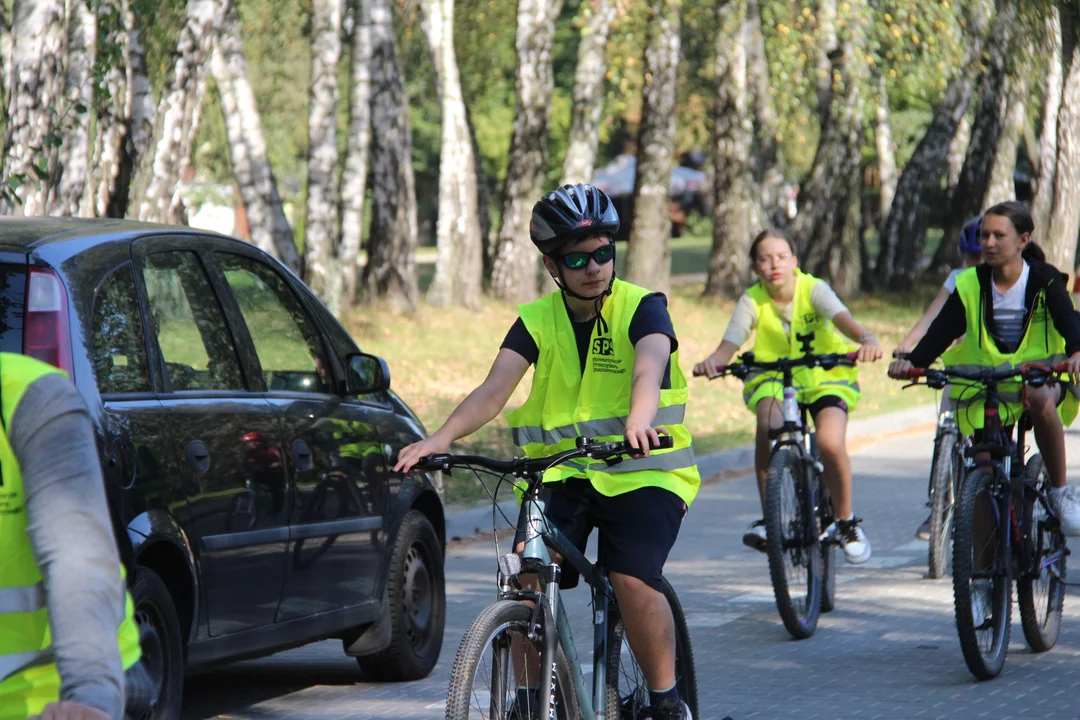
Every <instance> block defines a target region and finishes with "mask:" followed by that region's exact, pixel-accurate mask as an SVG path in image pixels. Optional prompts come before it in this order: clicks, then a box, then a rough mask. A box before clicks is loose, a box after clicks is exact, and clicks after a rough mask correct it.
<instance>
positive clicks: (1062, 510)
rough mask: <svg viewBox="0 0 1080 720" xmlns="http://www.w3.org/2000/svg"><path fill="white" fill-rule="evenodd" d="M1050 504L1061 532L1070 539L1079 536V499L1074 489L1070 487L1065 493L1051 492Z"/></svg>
mask: <svg viewBox="0 0 1080 720" xmlns="http://www.w3.org/2000/svg"><path fill="white" fill-rule="evenodd" d="M1050 504H1051V505H1052V506H1053V507H1054V514H1055V515H1057V516H1058V520H1060V521H1061V532H1063V533H1064V534H1066V535H1069V536H1071V537H1075V536H1077V535H1080V497H1077V492H1076V488H1075V487H1073V486H1071V485H1070V486H1069V487H1067V488H1065V492H1061V493H1055V492H1051V493H1050Z"/></svg>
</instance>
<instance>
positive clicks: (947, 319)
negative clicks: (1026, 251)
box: [908, 261, 1080, 367]
mask: <svg viewBox="0 0 1080 720" xmlns="http://www.w3.org/2000/svg"><path fill="white" fill-rule="evenodd" d="M1028 265H1029V266H1031V270H1030V271H1029V275H1028V284H1027V291H1026V293H1025V294H1024V328H1025V330H1026V328H1027V324H1028V321H1029V320H1030V319H1031V311H1032V309H1033V308H1034V305H1035V296H1036V295H1038V293H1039V291H1040V290H1044V289H1045V290H1046V309H1047V310H1048V311H1049V313H1050V319H1051V321H1052V322H1053V323H1054V327H1055V328H1056V329H1057V331H1058V332H1059V333H1061V336H1062V337H1063V338H1065V353H1066V354H1067V355H1072V354H1073V353H1074V352H1077V351H1078V350H1080V314H1078V313H1077V312H1076V310H1075V309H1074V308H1073V303H1072V298H1071V297H1070V296H1069V291H1068V289H1067V288H1066V282H1065V280H1063V279H1062V278H1063V277H1066V276H1064V275H1062V273H1061V272H1059V271H1058V269H1057V268H1056V267H1054V266H1053V265H1050V264H1048V263H1043V262H1037V261H1028ZM975 272H976V274H977V275H978V277H979V290H980V295H981V297H982V303H983V308H982V318H983V322H984V323H985V324H986V330H987V334H989V335H990V337H991V339H992V340H991V341H992V342H994V344H995V345H996V346H997V348H998V350H999V351H1001V352H1007V351H1006V350H1005V349H1003V348H1001V346H1000V345H997V340H996V339H994V338H996V337H997V326H996V324H995V322H994V294H993V292H992V285H991V283H992V282H993V281H992V279H991V268H990V266H989V265H986V264H983V265H979V266H978V267H977V268H976V269H975ZM966 331H967V317H966V314H965V312H964V302H963V301H962V300H961V299H960V295H959V294H957V292H956V291H955V290H954V291H953V293H952V295H950V296H949V299H948V300H946V301H945V306H944V307H943V308H941V312H940V313H938V316H937V318H935V319H934V322H933V323H931V324H930V329H929V330H927V331H926V335H925V336H924V337H923V339H922V340H921V341H919V344H918V345H916V346H915V349H914V350H912V351H911V354H910V355H909V356H908V360H910V361H911V364H912V365H914V366H915V367H928V366H930V365H931V364H932V363H933V362H934V361H935V360H937V359H938V358H939V357H941V354H942V353H943V352H945V351H946V350H948V349H949V346H950V345H952V343H953V341H954V340H956V339H957V338H958V337H960V336H961V335H963V334H964V333H965V332H966Z"/></svg>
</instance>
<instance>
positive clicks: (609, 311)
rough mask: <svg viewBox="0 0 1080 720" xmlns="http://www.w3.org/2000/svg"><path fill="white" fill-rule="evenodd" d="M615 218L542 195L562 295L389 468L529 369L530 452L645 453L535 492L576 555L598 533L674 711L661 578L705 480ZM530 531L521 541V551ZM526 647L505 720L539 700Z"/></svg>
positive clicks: (459, 429) (517, 329)
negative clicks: (610, 448)
mask: <svg viewBox="0 0 1080 720" xmlns="http://www.w3.org/2000/svg"><path fill="white" fill-rule="evenodd" d="M618 227H619V216H618V213H617V211H616V210H615V208H614V206H613V205H612V203H611V200H610V198H608V196H607V195H606V194H605V193H604V192H603V191H601V190H599V189H597V188H595V187H593V186H591V185H587V184H582V185H567V186H564V187H561V188H559V189H558V190H555V191H554V192H551V193H549V194H547V195H545V196H544V197H543V198H542V199H541V200H540V201H539V202H537V203H536V205H535V207H534V208H533V213H532V218H531V223H530V236H531V239H532V241H533V243H534V244H535V245H536V247H537V249H538V250H540V252H541V253H543V262H544V267H545V268H546V269H547V271H548V272H549V273H550V274H551V276H552V278H553V279H554V280H555V282H556V284H557V285H558V286H559V290H558V291H556V292H553V293H551V294H549V295H547V296H545V297H543V298H541V299H539V300H537V301H535V302H532V303H528V304H526V305H522V306H521V307H520V308H519V311H520V317H519V318H518V320H517V321H516V322H515V323H514V325H513V327H512V328H511V329H510V331H509V332H508V333H507V335H506V339H505V340H504V342H503V344H502V347H501V349H500V350H499V354H498V355H497V356H496V358H495V361H494V363H493V364H492V366H491V370H490V372H489V373H488V376H487V378H486V379H485V380H484V382H483V383H482V384H481V385H480V387H478V388H476V389H475V390H473V391H472V392H471V393H470V394H469V396H468V397H466V398H465V400H464V401H462V403H461V404H460V405H459V406H458V407H457V409H455V410H454V412H453V413H452V414H451V415H450V418H449V419H448V420H447V421H446V423H445V424H444V425H443V426H442V427H441V428H439V430H438V431H436V432H435V433H433V434H432V435H431V437H429V438H428V439H426V440H424V441H422V442H419V443H416V444H414V445H411V446H409V447H407V448H405V449H404V450H402V452H401V454H400V457H399V459H398V462H397V465H396V467H395V471H401V470H408V469H410V468H411V467H413V465H415V464H416V463H417V461H418V460H419V459H420V458H421V457H424V456H428V455H433V454H439V453H445V452H447V450H448V448H449V446H450V444H451V443H452V442H454V441H455V440H457V439H459V438H462V437H465V436H466V435H469V434H470V433H472V432H474V431H476V430H477V429H479V428H480V427H482V426H483V425H485V424H486V423H487V422H489V421H490V420H492V419H493V418H494V417H495V416H496V415H497V414H498V413H499V412H500V411H501V410H502V409H503V406H504V405H505V404H506V402H507V400H508V399H509V398H510V395H511V394H512V393H513V392H514V389H515V388H516V387H517V385H518V383H519V382H520V381H521V379H522V377H524V375H525V372H526V371H527V370H528V369H529V366H530V365H533V366H535V368H536V372H535V373H534V374H533V380H532V388H531V390H530V392H529V396H528V399H527V400H526V401H525V403H524V404H523V405H522V406H521V407H519V408H517V409H516V410H514V411H512V412H510V413H508V415H507V420H508V421H509V424H510V427H511V430H512V432H513V437H514V442H515V444H517V445H518V446H520V447H521V448H522V449H523V450H524V452H525V454H526V455H527V456H529V457H530V458H537V457H546V456H550V455H554V454H557V453H560V452H562V451H564V450H568V449H572V448H574V447H575V441H576V438H578V437H579V436H586V437H589V438H593V439H594V440H596V441H601V442H602V441H609V440H622V439H623V438H625V439H626V441H627V442H629V443H630V445H631V446H632V447H634V448H640V449H642V451H643V452H642V456H641V457H640V458H637V459H627V460H625V461H623V462H621V463H619V464H617V465H611V466H609V465H607V464H605V463H590V462H588V461H585V460H579V461H576V464H571V465H570V466H556V467H553V468H551V469H549V470H548V471H547V472H546V473H545V474H544V475H543V482H544V492H543V496H542V497H543V500H544V501H545V506H546V509H545V515H546V517H547V520H548V522H550V523H551V524H553V525H554V526H555V527H556V528H557V529H558V530H559V532H561V533H562V534H563V535H565V536H566V537H567V538H569V540H570V541H571V542H572V543H573V544H574V545H575V546H577V547H578V548H579V549H580V550H582V551H584V549H585V546H586V542H587V540H588V537H589V534H590V532H591V530H592V528H593V527H597V528H599V531H600V535H599V553H600V556H601V558H602V562H603V564H604V566H605V568H606V569H607V570H608V571H609V573H610V580H611V585H612V586H613V587H614V590H615V596H616V600H617V602H618V605H619V609H620V611H621V613H622V617H623V620H624V622H625V627H626V635H627V638H628V640H629V644H630V647H631V649H632V650H633V651H634V657H635V658H636V660H637V662H638V664H639V665H640V668H641V670H642V671H643V674H644V677H645V680H646V681H647V685H648V688H647V696H648V697H647V700H648V704H649V707H650V710H649V712H650V713H651V714H650V715H649V717H652V718H657V719H659V718H665V719H666V718H671V719H673V720H674V719H680V720H681V719H685V718H689V717H690V709H689V707H688V706H687V705H686V703H684V702H683V699H682V698H681V697H680V696H679V692H678V689H677V686H676V681H677V678H676V676H675V667H676V657H675V655H676V650H675V645H676V643H675V626H674V619H673V618H674V616H673V612H672V608H671V606H670V605H669V602H668V600H667V599H666V598H665V595H664V593H663V588H664V586H665V580H664V578H663V574H662V573H663V568H664V563H665V562H666V560H667V556H668V553H669V552H670V550H671V548H672V546H673V545H674V543H675V539H676V537H677V536H678V533H679V528H680V525H681V524H682V519H683V515H684V513H685V512H686V510H687V507H688V506H689V505H690V504H691V503H692V502H693V500H694V497H695V495H696V494H697V491H698V486H699V484H700V478H699V476H698V470H697V464H696V461H695V459H694V454H693V450H692V449H691V438H690V433H689V432H688V431H687V429H686V428H685V426H684V425H683V415H684V412H685V405H686V396H687V384H686V379H685V378H684V377H683V374H682V371H681V370H680V369H679V362H678V357H679V356H678V342H677V340H676V338H675V331H674V328H673V326H672V323H671V318H670V317H669V315H668V312H667V305H666V299H665V297H664V295H662V294H660V293H653V292H650V291H648V290H646V289H645V288H641V287H638V286H636V285H632V284H630V283H627V282H623V281H622V280H619V279H617V278H616V277H615V271H614V267H615V262H614V261H615V244H614V241H613V239H612V236H613V235H614V233H615V232H616V230H617V229H618ZM658 433H666V434H668V435H670V436H671V437H672V439H673V444H672V445H673V446H672V447H671V448H670V449H667V450H659V451H650V450H649V448H650V447H651V446H652V447H655V446H656V444H657V438H658ZM525 539H526V538H525V537H518V538H517V539H516V543H515V545H516V549H517V550H518V552H520V551H521V548H522V546H523V545H524V540H525ZM561 578H562V579H561V582H560V586H561V587H563V588H567V587H575V586H576V585H577V583H578V577H577V572H576V571H575V570H574V569H573V567H571V566H566V567H565V568H563V570H562V574H561ZM537 587H538V586H537ZM525 655H526V656H527V657H528V658H529V659H527V660H522V661H521V662H519V663H515V668H514V669H515V673H516V674H517V682H518V689H517V696H516V698H515V701H514V703H513V709H512V710H511V711H510V713H509V714H508V715H507V717H511V718H527V717H531V716H532V712H530V711H529V710H528V709H529V708H535V707H537V702H536V699H535V692H536V680H535V679H536V678H537V677H538V672H537V670H538V665H537V660H536V656H535V654H533V655H529V654H527V653H526V654H525ZM642 694H643V695H644V694H645V692H644V690H643V692H642Z"/></svg>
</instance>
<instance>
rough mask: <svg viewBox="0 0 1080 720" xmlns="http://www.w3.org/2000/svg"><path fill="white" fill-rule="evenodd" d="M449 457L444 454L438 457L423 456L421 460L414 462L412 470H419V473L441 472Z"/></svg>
mask: <svg viewBox="0 0 1080 720" xmlns="http://www.w3.org/2000/svg"><path fill="white" fill-rule="evenodd" d="M449 457H450V456H449V455H447V454H445V453H443V454H440V455H424V456H423V457H422V458H420V459H419V460H417V461H416V464H415V465H413V470H419V471H421V472H431V471H432V470H442V469H443V466H444V465H445V464H446V461H447V459H448V458H449Z"/></svg>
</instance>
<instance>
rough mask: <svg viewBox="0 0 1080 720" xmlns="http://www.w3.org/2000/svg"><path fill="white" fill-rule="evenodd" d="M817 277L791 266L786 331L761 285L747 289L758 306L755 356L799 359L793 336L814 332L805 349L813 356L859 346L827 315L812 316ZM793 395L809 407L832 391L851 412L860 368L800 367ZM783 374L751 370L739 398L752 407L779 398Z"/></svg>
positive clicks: (799, 347)
mask: <svg viewBox="0 0 1080 720" xmlns="http://www.w3.org/2000/svg"><path fill="white" fill-rule="evenodd" d="M819 282H822V281H821V280H819V279H817V278H816V277H814V276H813V275H809V274H807V273H804V272H802V271H801V270H799V269H798V268H795V297H794V299H793V300H792V303H793V304H794V305H793V307H792V308H791V311H792V312H791V332H790V333H788V332H785V330H784V321H783V319H782V318H781V317H780V313H779V311H778V310H777V308H776V304H775V303H774V302H773V301H772V298H770V297H769V291H768V290H766V289H765V285H764V284H762V283H760V282H758V283H755V284H754V285H752V286H751V287H750V288H749V289H748V290H747V291H746V292H747V294H748V295H749V296H750V299H751V300H753V301H754V305H755V307H756V308H757V318H758V319H757V334H756V336H755V339H754V348H753V351H754V358H755V359H756V360H762V361H765V362H772V361H775V360H779V359H780V358H796V357H801V356H802V355H804V354H805V353H804V352H803V349H802V343H801V342H799V339H798V336H800V335H807V334H809V333H813V334H814V340H813V342H811V343H810V351H811V352H812V353H814V354H816V355H823V354H829V353H848V352H851V351H853V350H856V349H858V348H857V346H855V345H853V344H852V343H851V342H849V341H848V340H846V339H845V338H844V337H843V336H842V335H841V334H840V333H839V332H838V331H837V329H836V327H835V326H834V325H833V323H832V320H831V319H830V318H824V317H821V316H820V315H818V314H817V311H816V310H814V305H813V303H812V302H811V300H810V298H811V295H812V294H813V291H814V286H815V285H817V284H818V283H819ZM792 380H793V382H794V385H795V390H796V393H797V398H798V400H799V402H800V403H802V404H803V405H811V404H813V403H814V402H815V401H817V400H818V399H819V398H821V397H823V396H825V395H837V396H839V397H841V398H843V399H844V401H845V402H846V403H847V406H848V410H849V411H850V410H854V409H855V405H856V404H857V403H858V402H859V396H860V392H859V371H858V370H857V369H855V368H853V367H835V368H833V369H832V370H824V369H822V368H799V369H798V370H796V371H795V372H794V374H793V376H792ZM783 383H784V376H783V374H782V373H779V372H762V371H751V372H750V374H749V375H748V376H747V377H746V380H745V381H744V385H743V400H744V401H745V402H746V404H747V406H748V407H749V408H750V409H751V410H754V411H756V410H757V405H758V403H759V402H761V400H762V399H764V398H766V397H780V394H781V390H782V388H783Z"/></svg>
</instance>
